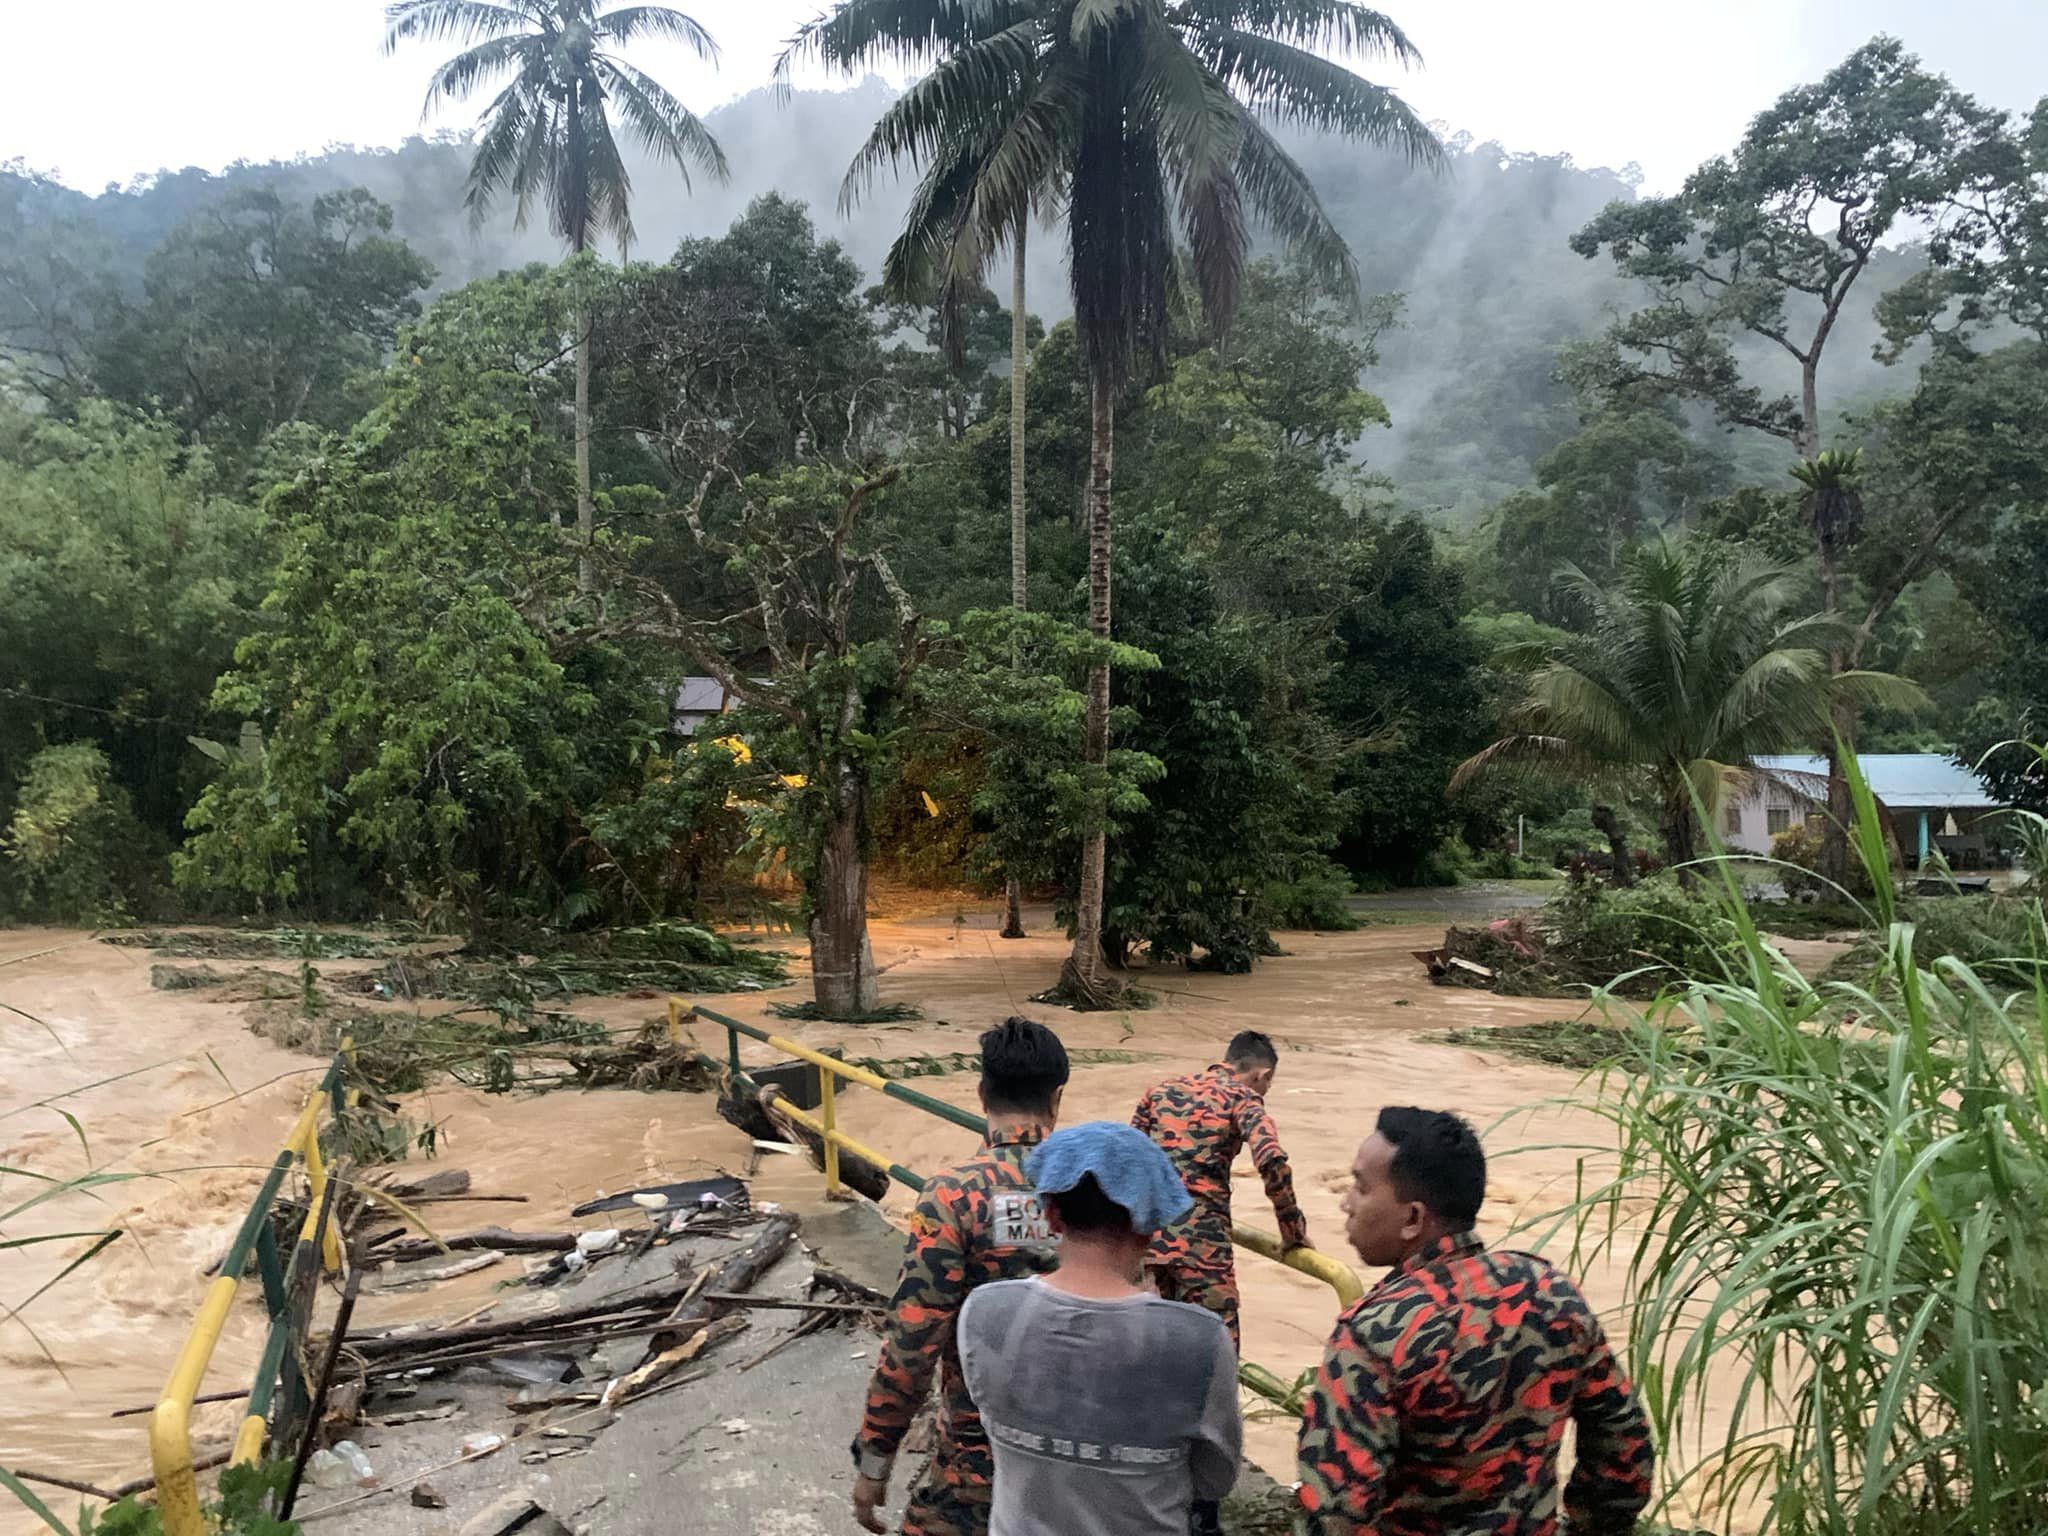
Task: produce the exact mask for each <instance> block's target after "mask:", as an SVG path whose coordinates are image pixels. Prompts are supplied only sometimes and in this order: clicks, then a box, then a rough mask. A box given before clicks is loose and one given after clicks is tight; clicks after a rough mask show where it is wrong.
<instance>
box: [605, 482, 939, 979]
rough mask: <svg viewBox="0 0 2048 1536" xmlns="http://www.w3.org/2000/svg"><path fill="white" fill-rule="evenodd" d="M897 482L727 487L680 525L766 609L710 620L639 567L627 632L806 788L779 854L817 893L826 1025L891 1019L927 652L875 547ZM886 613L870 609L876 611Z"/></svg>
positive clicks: (703, 497) (817, 973)
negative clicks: (707, 685) (904, 781)
mask: <svg viewBox="0 0 2048 1536" xmlns="http://www.w3.org/2000/svg"><path fill="white" fill-rule="evenodd" d="M899 473H900V472H899V471H898V470H897V469H895V468H893V467H891V468H887V469H883V470H881V471H880V472H878V473H876V474H874V475H871V476H868V477H866V478H864V479H849V478H848V477H846V476H844V475H842V474H839V473H836V472H834V471H832V470H830V469H827V468H825V467H823V466H803V467H796V468H790V469H786V470H784V471H782V472H781V473H779V474H772V475H764V476H754V477H750V478H748V479H747V480H745V481H742V482H740V483H739V484H738V485H737V486H736V487H732V488H731V494H719V495H715V496H714V495H713V494H712V493H713V491H714V489H717V490H719V491H720V492H721V493H723V492H724V491H725V489H726V487H724V486H723V485H720V484H718V482H717V481H715V480H714V479H713V478H712V477H710V476H707V477H706V478H705V480H704V481H703V482H701V483H700V485H699V488H698V491H697V494H696V495H695V496H694V497H692V498H691V500H690V501H689V502H687V503H686V504H685V505H684V506H683V507H682V508H681V509H680V510H679V512H678V513H677V515H678V516H679V518H680V519H681V521H682V522H683V523H684V525H685V526H686V527H687V528H688V530H689V536H690V538H691V540H692V541H693V543H694V544H695V545H696V547H697V549H698V551H699V552H700V556H701V557H703V558H705V559H707V560H711V561H715V562H716V563H717V564H718V565H720V566H721V567H723V568H724V569H725V570H727V571H728V572H730V573H731V574H732V575H733V577H734V578H735V586H736V587H737V588H738V589H740V591H742V592H744V594H745V596H746V597H748V598H751V601H748V602H743V603H742V604H741V605H740V606H738V607H737V608H735V609H732V610H730V611H728V610H723V609H721V610H719V611H716V612H709V613H705V612H699V611H696V610H694V609H690V608H685V607H684V606H683V605H681V604H679V603H677V602H676V600H675V598H674V597H673V596H672V595H671V594H670V592H669V591H668V589H667V588H666V587H665V586H664V585H663V584H662V583H661V582H660V581H659V580H658V579H656V578H654V577H652V576H649V575H645V574H641V573H637V572H633V571H630V570H627V569H625V568H624V564H623V562H621V564H620V568H619V569H618V570H617V571H616V572H615V580H616V581H617V583H618V585H619V587H620V588H621V590H622V592H623V593H624V594H626V595H629V596H631V597H633V598H636V599H637V600H638V603H637V607H636V611H635V612H634V613H633V615H632V616H631V617H630V618H627V619H624V620H622V621H620V623H621V629H622V632H624V633H630V634H631V635H633V636H635V637H638V638H643V639H653V640H658V641H661V642H663V643H664V644H667V645H671V646H673V647H675V648H677V649H678V650H679V651H680V652H681V653H682V654H683V655H685V656H687V657H688V658H689V660H690V661H691V662H692V663H693V664H694V665H695V666H696V667H698V668H701V669H702V670H703V671H704V672H706V673H708V674H709V675H711V676H712V677H715V678H717V679H718V680H719V682H720V683H721V684H722V685H723V686H724V687H725V689H726V691H727V693H728V694H730V695H731V696H732V697H734V698H736V699H738V700H740V701H741V702H742V703H743V704H744V705H745V706H746V711H745V713H744V715H743V717H742V720H741V722H740V723H741V725H742V726H743V728H745V729H746V731H747V734H748V735H749V736H750V737H751V738H752V740H751V741H750V749H751V751H752V753H753V756H754V757H755V758H756V759H757V760H760V761H763V762H765V763H766V764H768V765H769V766H770V767H772V768H774V769H776V770H778V771H780V772H782V773H785V774H788V775H790V776H791V778H792V779H793V780H794V782H793V783H792V784H791V786H790V789H789V792H788V793H787V794H786V795H785V796H783V797H782V807H781V813H780V816H779V818H778V820H779V823H780V824H779V826H778V827H777V828H776V829H775V830H774V833H773V836H774V840H775V841H776V842H777V843H778V844H779V845H780V846H781V847H784V848H786V849H787V850H788V853H789V863H790V870H791V872H792V873H793V874H794V875H795V876H796V878H797V880H798V881H799V882H800V883H801V885H802V887H803V893H804V917H805V921H806V924H807V927H808V930H809V935H810V947H811V973H812V981H813V986H814V987H815V989H816V1001H817V1006H818V1010H819V1012H820V1013H821V1014H823V1015H825V1016H826V1017H828V1018H839V1019H846V1018H859V1017H861V1016H863V1015H866V1014H871V1013H873V1012H874V1011H875V1009H876V1008H877V1007H878V1006H879V1004H880V993H879V990H878V983H879V973H878V971H877V970H876V968H875V959H874V951H873V948H872V947H871V945H870V944H869V942H868V926H867V888H868V862H869V858H870V855H871V853H872V841H873V826H872V821H871V809H870V808H871V805H872V802H873V799H874V796H875V793H876V790H877V787H878V785H879V784H880V783H881V782H882V780H883V778H884V776H885V775H886V773H887V771H888V770H889V767H890V765H891V763H892V760H893V756H894V752H895V750H896V747H897V745H898V741H899V736H900V733H901V732H902V730H903V729H904V728H905V727H906V725H907V724H908V723H909V721H910V718H911V711H912V708H913V702H914V691H915V685H916V680H917V676H918V673H919V671H920V669H921V668H922V666H923V664H924V660H925V653H926V648H927V641H926V639H925V636H924V634H923V632H922V629H923V618H922V616H921V615H920V614H919V612H918V610H917V608H916V606H915V604H913V603H912V601H911V599H910V597H909V594H907V593H906V592H905V591H904V590H903V588H902V585H901V584H900V583H899V582H898V581H897V580H896V576H895V573H894V571H893V570H892V569H891V568H890V565H889V561H888V557H887V556H886V555H885V554H883V553H882V551H881V550H879V549H876V548H873V547H872V546H870V545H869V544H867V542H866V541H865V540H864V539H863V538H862V533H863V531H864V530H863V528H862V521H863V512H864V510H865V508H866V507H867V505H868V504H869V503H870V502H871V501H872V500H873V499H874V498H875V497H877V496H878V495H880V494H881V493H882V492H883V491H885V490H887V489H888V487H889V486H891V485H892V484H894V483H895V481H896V479H897V478H898V475H899ZM871 604H872V605H873V606H870V605H871Z"/></svg>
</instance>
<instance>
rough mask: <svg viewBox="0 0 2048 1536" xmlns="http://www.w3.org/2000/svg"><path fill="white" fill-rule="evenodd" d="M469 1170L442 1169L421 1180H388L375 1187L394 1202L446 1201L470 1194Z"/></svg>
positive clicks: (374, 1186)
mask: <svg viewBox="0 0 2048 1536" xmlns="http://www.w3.org/2000/svg"><path fill="white" fill-rule="evenodd" d="M469 1182H470V1181H469V1170H468V1169H467V1168H442V1169H439V1170H437V1171H435V1172H433V1173H430V1174H428V1175H426V1177H424V1178H419V1179H387V1180H385V1181H384V1182H383V1183H381V1184H377V1185H373V1186H372V1187H373V1188H375V1189H379V1190H382V1191H383V1192H384V1193H385V1194H387V1195H389V1196H390V1197H391V1198H392V1199H394V1200H408V1201H409V1200H445V1199H447V1198H448V1197H450V1196H451V1195H466V1194H468V1193H469Z"/></svg>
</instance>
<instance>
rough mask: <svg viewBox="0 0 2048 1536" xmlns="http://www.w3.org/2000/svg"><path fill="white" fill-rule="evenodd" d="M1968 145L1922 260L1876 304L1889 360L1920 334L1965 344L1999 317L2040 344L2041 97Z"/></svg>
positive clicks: (2046, 216)
mask: <svg viewBox="0 0 2048 1536" xmlns="http://www.w3.org/2000/svg"><path fill="white" fill-rule="evenodd" d="M1977 148H1978V156H1977V159H1976V163H1975V165H1974V166H1973V174H1972V175H1971V176H1970V177H1969V178H1968V179H1967V180H1966V181H1965V182H1964V183H1963V184H1962V185H1961V186H1960V187H1958V188H1957V190H1956V191H1955V192H1954V193H1953V194H1952V195H1951V196H1950V198H1949V199H1948V202H1947V205H1946V207H1944V208H1943V209H1942V213H1941V217H1940V218H1939V219H1938V220H1937V222H1936V223H1935V226H1934V229H1933V232H1932V234H1931V235H1930V237H1929V239H1928V241H1927V247H1926V250H1927V256H1928V265H1927V267H1926V268H1925V269H1924V270H1922V271H1920V272H1917V273H1915V274H1914V275H1913V276H1912V277H1910V278H1908V279H1907V280H1906V281H1905V282H1903V283H1901V284H1900V285H1899V286H1898V287H1897V288H1895V289H1893V290H1892V291H1891V292H1889V293H1887V294H1886V295H1885V296H1884V297H1883V298H1882V299H1881V300H1879V302H1878V318H1879V320H1880V321H1881V322H1882V323H1883V325H1884V328H1885V334H1886V337H1887V339H1888V341H1889V342H1890V347H1891V352H1890V355H1891V356H1892V357H1894V358H1896V357H1897V356H1898V354H1899V353H1900V352H1901V351H1902V350H1903V349H1904V348H1905V347H1906V346H1907V345H1909V344H1910V343H1911V342H1913V341H1915V340H1918V339H1920V338H1922V337H1928V338H1932V339H1933V340H1934V341H1935V342H1936V344H1937V345H1939V346H1941V347H1945V348H1946V347H1958V346H1961V347H1967V346H1969V345H1970V344H1971V343H1972V342H1973V341H1974V339H1975V338H1976V337H1978V336H1979V335H1981V334H1982V333H1983V332H1984V331H1985V330H1986V329H1987V328H1988V327H1990V326H1992V325H1994V324H1996V323H1997V322H1998V321H2000V320H2003V321H2006V322H2009V323H2010V324H2013V325H2017V326H2019V327H2020V328H2022V329H2023V330H2028V331H2032V332H2033V333H2034V335H2035V336H2036V337H2038V338H2039V339H2041V340H2042V341H2048V97H2043V98H2042V100H2041V101H2040V102H2039V103H2038V104H2037V105H2036V106H2035V108H2034V110H2033V113H2032V115H2031V116H2030V117H2029V118H2028V119H2027V120H2026V121H2025V123H2024V124H2021V125H2019V126H2017V127H2016V128H2015V129H2014V131H2012V132H2011V133H2008V134H2005V135H2002V136H2001V137H1999V138H1997V139H1993V140H1991V141H1989V142H1987V143H1983V144H1980V145H1979V146H1977Z"/></svg>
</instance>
